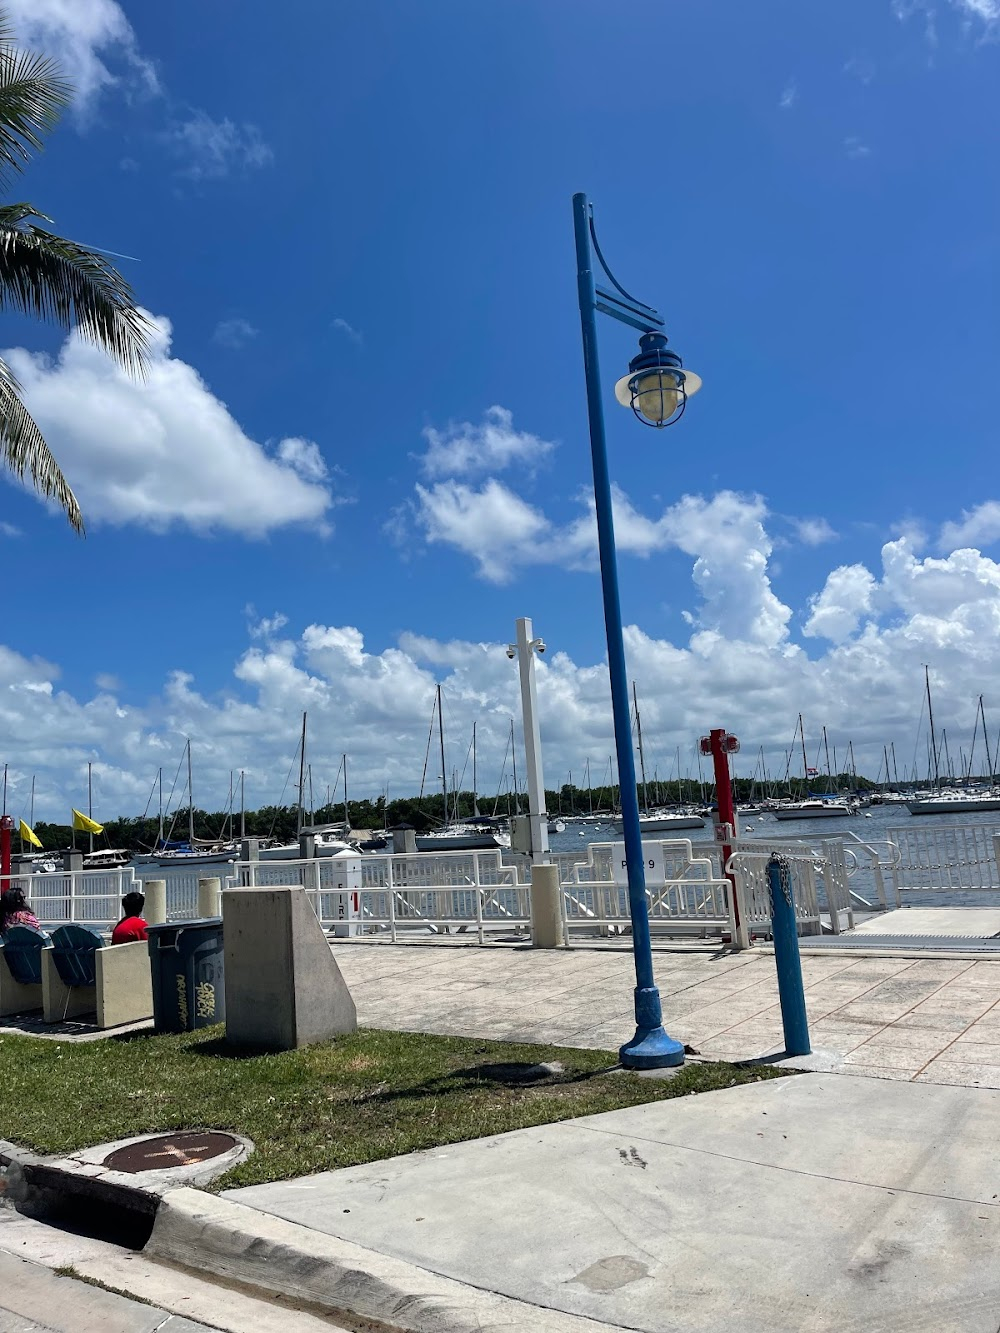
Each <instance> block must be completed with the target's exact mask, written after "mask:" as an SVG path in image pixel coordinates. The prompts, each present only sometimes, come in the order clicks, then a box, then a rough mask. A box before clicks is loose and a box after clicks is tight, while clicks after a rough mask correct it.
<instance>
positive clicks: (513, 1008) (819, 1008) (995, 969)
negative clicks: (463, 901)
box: [333, 941, 1000, 1333]
mask: <svg viewBox="0 0 1000 1333" xmlns="http://www.w3.org/2000/svg"><path fill="white" fill-rule="evenodd" d="M333 951H334V954H335V956H336V959H337V962H338V963H339V964H340V968H341V971H342V972H343V974H344V978H345V980H346V981H347V983H348V985H349V986H350V988H351V994H352V995H353V997H354V1000H355V1003H356V1005H357V1009H358V1021H359V1022H360V1023H361V1024H363V1025H364V1026H366V1027H381V1028H401V1029H404V1030H407V1031H414V1032H440V1033H448V1034H452V1035H455V1036H462V1037H494V1038H498V1039H504V1040H517V1041H529V1042H551V1043H553V1044H557V1045H565V1046H586V1047H597V1048H602V1049H607V1050H614V1049H616V1048H617V1047H618V1046H619V1045H620V1044H621V1042H622V1041H624V1040H625V1039H626V1038H627V1037H629V1036H631V1034H632V1027H631V1026H630V1023H631V1016H632V987H633V985H634V984H635V982H634V973H633V970H632V968H633V965H632V954H631V951H630V950H629V948H628V946H627V945H622V944H618V945H616V946H597V947H592V948H580V947H578V948H573V949H560V950H553V951H541V950H533V949H531V948H529V947H502V946H500V947H498V946H496V945H492V946H487V947H480V946H478V945H459V944H455V943H449V944H438V945H435V944H416V943H413V944H397V945H392V944H381V943H379V944H374V943H373V944H368V943H363V942H361V941H358V942H356V943H355V942H351V943H346V942H339V941H338V942H337V944H335V945H334V946H333ZM653 962H654V966H655V972H656V981H657V984H658V985H659V988H660V994H661V997H662V1000H663V1016H664V1023H665V1025H666V1027H667V1029H668V1031H669V1032H670V1033H671V1035H672V1036H675V1037H677V1038H679V1039H680V1040H681V1041H684V1042H686V1043H689V1044H690V1045H692V1046H694V1047H695V1048H696V1049H697V1050H698V1051H700V1052H701V1053H702V1054H703V1055H706V1056H710V1057H714V1058H717V1059H722V1060H748V1059H756V1058H758V1057H760V1056H765V1055H770V1054H773V1053H775V1052H776V1051H780V1050H781V1048H782V1045H783V1042H782V1030H781V1014H780V1010H779V1008H778V989H777V982H776V978H775V967H774V957H773V954H770V953H765V952H763V951H758V950H748V951H746V952H743V953H729V952H720V951H717V950H714V949H713V948H710V947H706V946H698V945H695V946H692V947H689V948H687V949H680V948H678V949H664V948H658V949H656V950H655V952H654V955H653ZM802 972H803V977H804V980H805V985H806V1005H807V1009H808V1012H809V1022H810V1031H811V1035H812V1041H813V1047H814V1049H815V1050H818V1051H822V1052H823V1054H824V1056H825V1057H826V1067H829V1068H831V1069H835V1070H837V1072H841V1073H847V1074H868V1075H873V1076H875V1077H879V1078H888V1079H898V1080H903V1081H908V1080H914V1081H916V1082H920V1083H945V1084H954V1085H957V1086H965V1087H983V1088H1000V960H997V961H996V962H993V961H984V960H975V959H961V958H956V959H929V958H916V959H914V958H866V957H858V955H857V954H841V955H834V954H826V953H824V954H806V953H804V954H803V956H802ZM994 1333H995V1330H994Z"/></svg>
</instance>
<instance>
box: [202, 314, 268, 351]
mask: <svg viewBox="0 0 1000 1333" xmlns="http://www.w3.org/2000/svg"><path fill="white" fill-rule="evenodd" d="M259 332H260V330H259V329H255V328H254V326H253V325H252V324H251V323H250V321H249V320H248V319H240V318H235V319H220V320H219V322H218V324H216V326H215V328H214V329H213V331H212V342H214V343H217V344H218V345H219V346H220V347H227V348H229V350H230V351H233V352H238V351H239V350H240V348H241V347H246V345H247V343H249V342H253V340H254V338H256V337H257V334H258V333H259Z"/></svg>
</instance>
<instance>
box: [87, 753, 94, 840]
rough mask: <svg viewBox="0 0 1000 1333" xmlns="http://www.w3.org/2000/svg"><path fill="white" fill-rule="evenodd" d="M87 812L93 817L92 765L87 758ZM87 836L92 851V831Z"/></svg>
mask: <svg viewBox="0 0 1000 1333" xmlns="http://www.w3.org/2000/svg"><path fill="white" fill-rule="evenodd" d="M87 814H88V815H89V816H90V818H91V819H93V818H94V766H93V764H92V763H91V761H90V760H89V759H88V760H87ZM87 837H88V838H89V840H90V850H91V851H93V850H94V834H93V832H90V833H88V834H87Z"/></svg>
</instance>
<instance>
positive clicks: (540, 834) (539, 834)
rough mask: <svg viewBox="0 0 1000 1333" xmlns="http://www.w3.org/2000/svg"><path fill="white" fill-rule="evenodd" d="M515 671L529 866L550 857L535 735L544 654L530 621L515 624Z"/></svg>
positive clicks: (539, 758) (537, 742) (539, 748)
mask: <svg viewBox="0 0 1000 1333" xmlns="http://www.w3.org/2000/svg"><path fill="white" fill-rule="evenodd" d="M516 637H517V643H516V645H515V647H516V651H517V657H518V669H519V671H520V675H521V716H522V720H523V724H524V758H525V766H526V768H527V772H528V819H529V822H530V828H531V860H532V864H537V863H538V862H539V861H545V860H546V859H547V858H548V854H549V817H548V813H547V811H546V809H545V779H544V778H543V776H542V744H541V740H540V738H539V734H538V699H537V696H536V693H535V653H536V652H544V651H545V644H544V642H543V641H542V640H541V639H534V638H532V636H531V621H530V620H529V619H527V617H522V618H521V619H520V620H518V621H517V636H516Z"/></svg>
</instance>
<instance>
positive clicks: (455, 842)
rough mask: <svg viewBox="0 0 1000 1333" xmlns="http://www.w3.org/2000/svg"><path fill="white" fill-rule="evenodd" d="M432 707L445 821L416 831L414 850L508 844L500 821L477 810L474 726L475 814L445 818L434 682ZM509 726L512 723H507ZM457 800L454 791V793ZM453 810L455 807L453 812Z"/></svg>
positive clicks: (441, 728) (468, 849) (441, 725)
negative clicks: (466, 816) (436, 729)
mask: <svg viewBox="0 0 1000 1333" xmlns="http://www.w3.org/2000/svg"><path fill="white" fill-rule="evenodd" d="M434 708H435V709H436V711H437V723H438V743H439V745H440V748H441V791H442V795H443V797H444V817H445V822H444V824H443V825H442V826H441V828H439V829H434V830H433V831H432V832H430V833H418V834H417V837H416V844H417V851H418V852H478V851H489V850H490V849H491V848H496V847H509V846H510V834H509V833H506V832H504V830H503V828H502V821H501V820H499V819H496V818H494V817H493V816H491V815H481V814H479V813H478V810H479V805H478V802H477V793H476V791H475V787H476V783H477V780H478V775H477V772H476V728H475V724H473V728H472V786H473V793H472V808H473V810H474V811H476V812H477V813H475V814H472V815H470V816H469V818H468V819H463V820H458V819H451V820H449V818H448V776H447V774H448V770H447V768H446V767H445V756H444V714H443V712H442V711H441V686H440V685H438V687H437V692H436V694H435V697H434ZM433 724H434V713H433V712H432V713H431V726H432V727H433ZM511 726H512V727H513V723H511ZM454 795H455V798H456V803H457V797H458V793H457V792H456V793H454ZM455 813H457V809H456V812H455Z"/></svg>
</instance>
